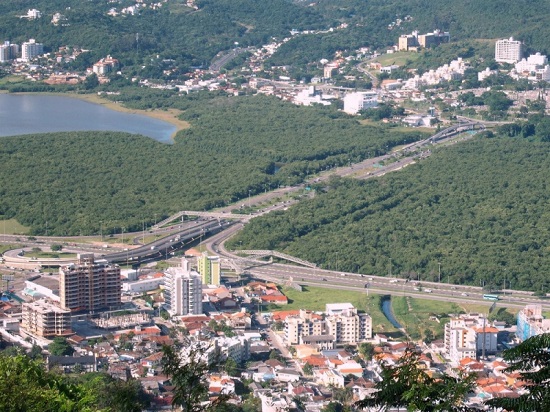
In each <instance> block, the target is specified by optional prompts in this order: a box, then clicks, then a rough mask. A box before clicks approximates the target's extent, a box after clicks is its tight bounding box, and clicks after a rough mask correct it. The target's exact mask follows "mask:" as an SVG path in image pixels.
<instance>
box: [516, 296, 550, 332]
mask: <svg viewBox="0 0 550 412" xmlns="http://www.w3.org/2000/svg"><path fill="white" fill-rule="evenodd" d="M516 324H517V331H516V336H517V337H518V338H519V339H520V340H521V341H524V340H526V339H529V338H530V337H532V336H537V335H542V334H543V333H550V319H544V317H543V316H542V306H541V305H527V306H525V307H524V308H523V309H522V310H520V311H519V313H518V317H517V321H516Z"/></svg>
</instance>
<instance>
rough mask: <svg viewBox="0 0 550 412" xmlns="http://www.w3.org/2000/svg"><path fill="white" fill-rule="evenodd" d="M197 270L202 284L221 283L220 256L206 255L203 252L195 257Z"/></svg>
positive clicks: (217, 284)
mask: <svg viewBox="0 0 550 412" xmlns="http://www.w3.org/2000/svg"><path fill="white" fill-rule="evenodd" d="M197 270H198V272H199V273H200V275H201V280H202V283H203V284H204V285H216V286H219V285H220V283H221V271H220V257H219V256H208V254H207V253H203V254H202V256H200V257H198V258H197Z"/></svg>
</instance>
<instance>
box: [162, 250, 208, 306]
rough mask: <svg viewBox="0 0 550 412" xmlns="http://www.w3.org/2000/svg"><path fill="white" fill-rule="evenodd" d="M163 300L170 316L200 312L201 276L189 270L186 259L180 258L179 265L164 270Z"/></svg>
mask: <svg viewBox="0 0 550 412" xmlns="http://www.w3.org/2000/svg"><path fill="white" fill-rule="evenodd" d="M164 301H165V304H166V306H167V308H168V313H170V315H172V316H184V315H200V314H201V313H202V282H201V277H200V275H199V274H198V273H197V272H195V271H191V267H190V265H189V261H188V260H187V259H185V258H183V259H182V262H181V267H175V268H169V269H168V270H167V271H166V273H165V281H164Z"/></svg>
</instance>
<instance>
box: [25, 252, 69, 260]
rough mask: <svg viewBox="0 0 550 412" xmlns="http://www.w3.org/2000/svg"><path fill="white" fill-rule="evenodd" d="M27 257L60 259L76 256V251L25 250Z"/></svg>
mask: <svg viewBox="0 0 550 412" xmlns="http://www.w3.org/2000/svg"><path fill="white" fill-rule="evenodd" d="M25 256H26V257H30V258H37V259H39V258H55V259H57V258H60V259H66V258H74V257H76V253H67V252H44V251H41V252H25Z"/></svg>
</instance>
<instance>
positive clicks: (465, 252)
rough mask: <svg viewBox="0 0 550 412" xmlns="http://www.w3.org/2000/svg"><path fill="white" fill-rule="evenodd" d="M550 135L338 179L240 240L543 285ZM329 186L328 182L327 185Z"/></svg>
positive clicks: (325, 260) (379, 269)
mask: <svg viewBox="0 0 550 412" xmlns="http://www.w3.org/2000/svg"><path fill="white" fill-rule="evenodd" d="M549 148H550V146H548V143H537V142H529V141H525V140H510V139H491V140H489V139H484V140H478V141H475V142H470V143H465V144H461V145H457V146H455V147H452V148H446V149H445V150H441V151H440V152H437V153H435V154H434V155H432V156H431V157H430V158H429V159H428V160H426V161H423V162H422V163H420V164H417V165H414V166H410V167H408V168H406V169H404V170H403V171H401V172H399V173H395V174H392V175H386V176H385V177H383V178H380V179H377V180H376V181H362V182H359V181H351V180H339V181H333V182H332V184H331V185H330V186H329V187H328V188H325V190H326V193H324V192H323V190H320V191H319V193H318V194H317V196H316V197H315V198H314V199H312V200H308V201H304V202H301V203H300V204H299V205H297V206H296V207H293V208H291V209H290V210H289V211H288V212H287V213H285V214H279V215H273V216H267V217H265V218H262V219H261V220H254V221H252V222H251V223H250V224H249V225H248V226H247V227H246V229H245V230H244V232H243V233H242V234H241V235H240V236H239V237H238V238H236V239H235V240H234V243H233V246H235V245H238V244H239V243H238V242H241V241H242V247H243V248H252V247H254V248H257V249H263V248H265V249H277V250H281V251H284V252H287V253H290V254H292V255H296V256H299V257H301V258H304V259H307V260H309V261H312V262H315V263H318V264H320V265H321V266H322V267H324V268H331V269H339V270H346V271H358V272H360V273H366V274H370V273H373V274H377V275H384V274H386V273H388V271H389V270H390V265H391V270H392V273H394V274H395V273H398V274H399V275H400V276H405V277H410V278H412V279H417V278H420V279H426V280H436V279H437V277H438V262H440V263H441V270H442V273H443V280H444V281H447V280H450V281H451V282H455V283H471V284H478V285H479V284H480V282H483V281H484V282H485V283H486V284H493V285H494V286H496V287H499V286H502V285H503V281H504V279H506V280H508V281H510V280H511V281H512V283H513V285H512V286H513V287H517V288H521V289H531V290H541V288H542V287H545V286H544V285H545V282H546V279H547V277H548V267H550V253H549V252H550V243H549V239H550V226H549V225H548V221H549V219H550V211H549V208H548V205H549V202H550V194H549V191H548V183H549V180H548V170H549V168H550V150H549ZM321 189H322V188H321Z"/></svg>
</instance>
